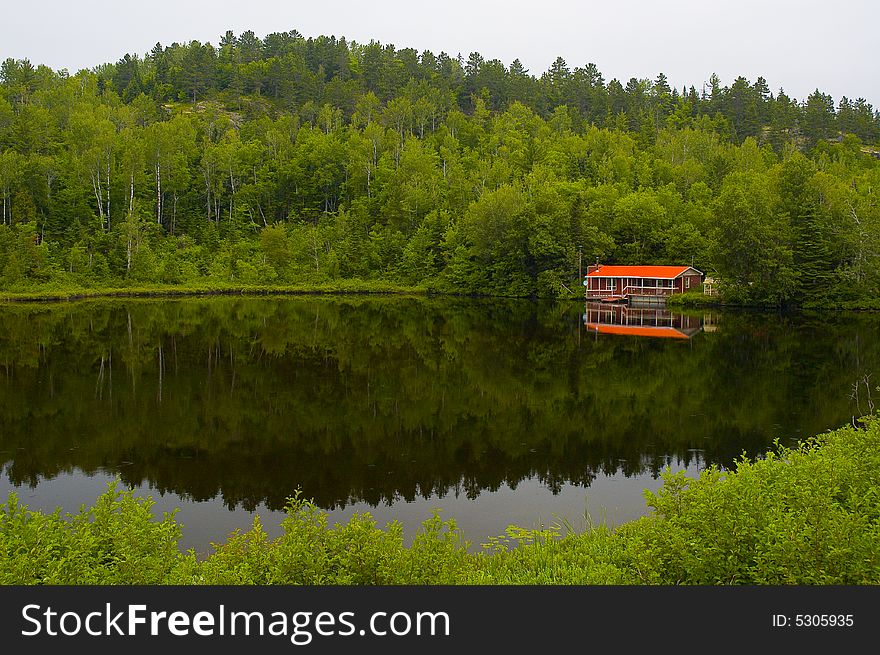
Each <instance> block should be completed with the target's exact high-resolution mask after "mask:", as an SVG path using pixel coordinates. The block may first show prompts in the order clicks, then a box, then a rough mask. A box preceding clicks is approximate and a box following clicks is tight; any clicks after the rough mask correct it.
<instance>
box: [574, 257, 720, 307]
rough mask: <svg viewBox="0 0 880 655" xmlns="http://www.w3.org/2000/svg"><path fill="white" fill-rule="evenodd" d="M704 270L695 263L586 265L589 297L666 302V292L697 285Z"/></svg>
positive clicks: (691, 287)
mask: <svg viewBox="0 0 880 655" xmlns="http://www.w3.org/2000/svg"><path fill="white" fill-rule="evenodd" d="M702 281H703V274H702V273H701V272H700V271H698V270H697V269H695V268H693V267H692V266H603V265H601V264H597V265H595V266H590V267H589V268H588V269H587V276H586V278H585V279H584V286H585V287H586V295H587V299H588V300H589V299H591V298H592V299H596V300H602V301H606V302H607V301H618V300H620V301H629V300H632V301H641V302H650V303H663V302H665V298H666V296H671V295H672V294H674V293H684V292H685V291H690V290H692V289H696V288H697V287H699V286H700V283H701V282H702Z"/></svg>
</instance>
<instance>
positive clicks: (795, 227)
mask: <svg viewBox="0 0 880 655" xmlns="http://www.w3.org/2000/svg"><path fill="white" fill-rule="evenodd" d="M0 196H2V198H0V200H2V202H0V205H2V221H0V289H4V290H11V291H28V290H33V289H52V288H70V287H78V288H81V287H98V288H100V287H111V286H116V287H119V286H123V287H124V286H149V285H155V284H171V285H181V286H183V287H186V286H189V285H194V284H211V285H216V286H239V285H240V286H247V285H287V284H306V285H309V284H315V285H317V284H320V283H324V282H328V281H333V280H339V279H359V280H365V281H371V280H381V281H384V282H388V283H392V284H397V285H401V286H419V287H424V288H426V289H432V290H437V291H441V292H447V293H466V294H492V295H506V296H511V295H513V296H533V295H537V296H566V295H570V294H577V293H578V288H579V287H575V286H573V285H577V283H578V280H577V276H578V270H579V264H581V263H582V264H583V266H584V267H585V266H586V264H587V263H590V262H593V261H595V260H597V259H599V260H601V261H602V262H604V263H621V264H633V263H645V264H650V263H657V264H663V263H665V264H673V263H685V264H693V265H694V266H696V267H697V268H699V269H700V270H703V271H705V272H707V273H709V274H711V275H713V276H715V277H716V278H720V280H721V281H722V285H723V287H722V288H723V289H724V292H725V295H726V298H727V299H728V300H731V301H734V302H748V303H760V304H772V305H784V304H800V303H804V302H821V301H829V300H830V301H835V302H853V303H859V302H867V301H868V300H869V299H871V298H874V297H876V296H877V294H878V292H880V266H878V256H880V202H878V201H880V112H878V111H877V110H875V109H874V108H873V107H872V106H871V104H869V103H868V102H867V101H866V100H865V99H862V98H859V99H856V100H851V99H849V98H846V97H843V98H840V99H839V101H837V102H836V103H835V100H834V99H833V98H831V97H830V96H828V95H826V94H824V93H822V92H821V91H820V90H818V89H817V90H816V91H815V92H814V93H812V94H810V95H809V96H808V97H807V98H806V99H803V100H797V99H795V98H791V97H789V96H788V95H787V94H786V93H784V91H783V90H781V89H780V90H778V91H776V92H775V93H774V92H772V91H771V89H770V88H768V85H767V83H766V81H765V80H764V79H763V78H760V77H759V78H758V79H757V80H756V81H754V82H752V81H750V80H747V79H745V78H743V77H738V78H737V79H735V80H733V81H732V82H731V83H730V84H729V85H723V83H722V81H721V80H719V79H718V78H717V77H716V76H714V75H712V76H711V77H710V79H709V81H708V82H707V83H706V84H703V83H701V84H700V86H699V87H695V86H690V87H688V88H683V89H674V88H670V85H669V84H668V82H667V78H666V76H665V75H663V74H662V73H660V74H658V75H657V77H656V79H654V80H648V79H635V78H633V79H630V80H629V81H628V82H626V84H623V83H622V82H621V81H619V80H616V79H612V80H605V79H604V77H603V75H602V74H601V72H600V71H599V70H598V69H597V68H596V66H594V65H592V64H588V65H586V66H584V67H575V68H571V67H570V66H569V65H568V64H567V63H566V62H565V61H563V60H562V59H561V58H560V59H557V60H556V61H555V62H554V63H553V65H552V66H551V67H550V69H549V70H548V71H546V72H545V73H542V74H540V75H534V74H531V73H530V72H529V71H527V70H525V69H524V68H523V66H522V65H521V63H520V62H519V61H518V60H516V61H514V62H513V63H511V64H510V65H509V66H508V65H505V64H503V63H502V62H501V61H499V60H497V59H491V60H487V59H484V58H483V57H482V56H481V55H480V54H478V53H472V54H471V55H470V56H469V57H468V58H467V59H464V58H462V57H451V56H449V55H447V54H445V53H440V54H434V53H432V52H429V51H425V52H422V53H419V52H417V51H416V50H412V49H396V48H395V47H394V46H392V45H383V44H380V43H376V42H371V43H369V44H360V43H354V42H347V41H346V40H345V39H337V38H334V37H323V36H322V37H318V38H306V37H304V36H302V35H300V34H299V33H297V32H295V31H293V32H285V33H276V34H270V35H268V36H266V37H265V38H263V39H260V38H258V37H257V36H255V35H254V34H253V33H252V32H245V33H244V34H242V35H240V36H236V35H234V34H233V33H231V32H227V33H226V34H225V35H224V36H223V37H222V38H221V39H220V40H219V43H218V45H217V46H214V45H211V44H210V43H200V42H197V41H193V42H191V43H188V44H176V43H175V44H172V45H171V46H162V45H160V44H157V45H156V47H155V48H153V50H152V51H151V52H150V53H149V54H148V55H147V56H145V57H143V58H141V57H138V56H134V55H126V56H124V57H123V58H122V59H120V60H119V61H118V62H117V63H115V64H106V65H102V66H99V67H97V68H95V69H93V70H89V71H80V72H78V73H76V74H75V75H73V74H69V73H68V72H67V71H64V70H61V71H53V70H51V69H49V68H47V67H45V66H34V65H33V64H31V63H30V62H29V61H27V60H12V59H7V60H6V61H5V62H3V64H2V67H0Z"/></svg>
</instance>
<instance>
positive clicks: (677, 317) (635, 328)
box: [584, 302, 702, 339]
mask: <svg viewBox="0 0 880 655" xmlns="http://www.w3.org/2000/svg"><path fill="white" fill-rule="evenodd" d="M584 324H585V325H586V326H587V330H589V331H591V332H596V333H597V334H623V335H628V336H632V337H665V338H668V339H690V338H691V337H692V336H694V335H695V334H696V333H697V332H699V331H700V330H701V329H702V328H701V322H700V317H699V316H687V315H684V314H674V313H672V312H670V311H668V310H666V309H665V308H663V307H631V306H629V305H609V304H605V303H595V302H588V303H587V307H586V311H585V313H584Z"/></svg>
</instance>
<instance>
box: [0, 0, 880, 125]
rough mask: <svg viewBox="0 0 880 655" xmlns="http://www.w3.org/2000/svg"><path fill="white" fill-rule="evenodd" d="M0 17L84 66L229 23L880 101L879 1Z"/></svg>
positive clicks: (53, 60)
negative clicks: (740, 79) (762, 82)
mask: <svg viewBox="0 0 880 655" xmlns="http://www.w3.org/2000/svg"><path fill="white" fill-rule="evenodd" d="M4 4H5V5H6V6H5V7H4V8H3V10H2V12H0V59H5V58H7V57H13V58H16V59H23V58H28V59H30V60H31V62H33V63H34V64H39V63H42V64H46V65H47V66H50V67H52V68H54V69H60V68H67V69H68V70H70V71H71V72H76V71H77V70H79V69H81V68H91V67H93V66H96V65H98V64H101V63H106V62H115V61H117V60H118V59H120V57H121V56H122V55H123V54H125V53H126V52H133V53H138V54H140V55H143V54H144V53H146V52H148V51H149V50H150V48H152V46H153V45H155V44H156V43H157V42H161V43H162V44H163V45H168V44H170V43H172V42H174V41H178V42H186V41H190V40H192V39H198V40H200V41H210V42H211V43H213V44H214V45H216V44H217V42H218V41H219V38H220V35H221V34H223V33H224V32H225V31H226V30H227V29H231V30H233V31H234V32H235V33H236V34H240V33H241V32H243V31H245V30H248V29H250V30H252V31H253V32H254V33H256V35H257V36H259V37H263V36H265V35H266V34H268V33H271V32H283V31H288V30H292V29H296V30H298V31H299V32H300V33H302V34H303V35H304V36H307V37H308V36H318V35H321V34H326V35H331V34H332V35H335V36H337V37H341V36H344V37H346V38H347V39H349V40H355V41H359V42H369V41H370V40H371V39H375V40H378V41H381V42H382V43H393V44H394V45H395V46H397V47H398V48H402V47H412V48H415V49H417V50H419V51H420V52H421V51H422V50H425V49H428V50H432V51H433V52H435V53H439V52H440V51H445V52H447V53H448V54H450V55H452V56H455V55H457V54H459V53H461V54H462V55H463V56H464V57H465V58H466V57H467V55H468V54H469V53H470V52H473V51H478V52H480V54H482V55H483V56H484V57H485V58H486V59H500V60H501V61H503V62H504V63H505V64H507V65H509V64H510V62H511V61H513V60H514V59H516V58H519V59H520V60H521V61H522V62H523V64H524V65H525V66H526V68H528V69H529V70H530V72H531V73H532V74H536V75H540V73H543V72H544V71H546V70H547V68H548V67H549V66H550V64H551V63H552V61H553V60H554V59H555V58H556V57H557V56H561V57H563V58H564V59H565V60H566V62H567V63H568V64H569V66H570V67H571V68H574V67H576V66H583V65H584V64H586V63H588V62H593V63H595V64H596V65H597V66H598V67H599V70H600V71H602V73H603V74H604V75H605V78H606V80H610V79H611V78H614V77H616V78H618V79H620V80H622V82H623V83H624V84H625V83H626V80H628V79H629V78H630V77H640V78H641V77H649V78H651V79H654V78H655V77H656V76H657V73H659V72H661V71H662V72H664V73H666V75H667V77H668V78H669V81H670V83H671V84H673V85H675V86H677V87H679V88H680V87H681V86H683V85H688V86H690V85H691V84H693V85H694V86H696V87H697V88H698V89H699V88H700V87H701V86H702V84H703V82H705V81H706V80H708V78H709V75H710V74H711V73H713V72H715V73H717V74H718V75H719V77H720V78H721V80H722V84H723V85H729V84H730V83H731V82H732V81H733V80H734V78H735V77H736V76H737V75H744V76H745V77H747V78H748V79H749V80H750V81H752V82H754V81H755V79H756V78H757V77H758V76H759V75H762V76H763V77H764V78H765V79H766V80H767V83H768V84H769V85H770V88H771V90H772V91H773V92H774V94H775V93H776V91H777V90H778V89H779V88H780V87H782V88H784V89H785V91H786V93H788V94H789V95H792V96H794V97H796V98H798V99H799V100H802V99H804V98H805V97H806V96H807V95H808V94H809V93H810V92H812V91H813V90H814V89H815V88H817V87H818V88H819V89H821V90H822V91H824V92H825V93H829V94H831V95H832V96H833V97H834V100H835V103H836V102H837V101H839V100H840V97H841V96H843V95H846V96H847V97H849V98H851V99H855V98H858V97H864V98H866V99H867V100H868V101H869V102H871V104H873V105H874V106H875V108H876V107H878V106H880V74H878V73H880V64H878V62H880V47H878V34H880V2H878V1H877V0H835V1H833V2H832V1H828V0H823V1H818V0H667V1H662V0H660V1H656V2H651V1H646V0H642V1H637V0H602V1H600V2H595V1H592V0H587V1H584V2H576V1H573V0H540V1H530V2H526V1H523V0H438V1H436V2H430V3H422V2H418V1H417V0H408V1H407V0H358V1H352V0H318V1H315V0H308V1H307V2H298V1H290V0H289V1H283V0H274V1H273V0H146V1H145V0H138V1H137V2H129V1H128V0H31V1H30V2H8V1H7V0H4Z"/></svg>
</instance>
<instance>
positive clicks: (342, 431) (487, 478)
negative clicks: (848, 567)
mask: <svg viewBox="0 0 880 655" xmlns="http://www.w3.org/2000/svg"><path fill="white" fill-rule="evenodd" d="M580 310H581V308H579V307H577V306H576V305H571V306H566V305H550V304H546V305H545V304H535V303H528V302H523V301H510V302H504V301H464V300H462V301H456V300H433V299H406V298H389V299H382V298H369V299H361V298H309V299H292V298H284V299H242V298H218V299H207V300H182V301H162V302H149V301H147V302H144V301H126V302H93V303H82V304H74V305H69V306H68V305H65V306H41V307H36V308H30V307H12V308H7V309H4V310H3V313H4V321H3V324H4V332H3V334H2V335H0V365H2V366H3V371H4V373H5V374H3V375H0V430H2V434H0V451H2V452H0V461H3V462H9V467H8V475H9V476H10V478H11V479H12V480H13V481H14V482H16V483H29V484H36V483H37V482H38V480H39V479H40V478H41V477H45V476H53V475H56V474H57V473H59V472H61V471H64V470H70V469H73V468H79V469H82V470H84V471H87V472H93V471H96V470H99V469H109V470H118V471H119V472H120V474H121V475H122V476H123V479H124V481H125V482H126V483H129V484H133V485H134V484H141V483H143V482H144V481H148V482H149V483H150V484H151V485H153V486H155V487H156V488H157V489H159V490H160V491H162V492H166V491H168V492H174V493H177V494H180V495H182V496H184V497H190V498H193V499H196V500H205V499H210V498H215V497H218V496H219V497H222V498H223V500H224V502H225V503H226V504H227V505H229V506H243V507H245V508H248V509H251V508H253V507H255V506H256V505H257V504H259V503H260V502H265V503H266V504H267V505H268V506H269V507H270V508H280V507H281V506H283V504H284V502H285V499H286V497H287V496H288V495H290V494H291V493H292V492H293V491H294V489H296V488H297V487H299V488H302V490H303V491H304V493H305V494H306V495H307V496H310V497H314V498H315V499H316V500H317V502H318V503H319V504H320V505H321V506H323V507H327V508H333V507H343V506H345V505H348V504H350V503H353V502H360V501H365V502H368V503H370V504H383V503H388V502H391V501H393V500H395V499H406V500H412V499H415V498H417V497H419V496H429V495H431V494H438V495H446V494H452V493H457V494H463V495H466V496H468V497H475V496H476V495H479V493H481V492H482V491H484V490H495V489H498V488H500V487H501V486H502V485H508V486H511V487H515V486H516V485H517V484H518V483H519V482H521V481H522V480H524V479H526V478H537V479H539V480H540V481H541V482H542V483H543V484H545V485H546V486H547V487H548V488H549V489H551V490H554V491H558V490H559V489H560V488H561V487H562V485H564V484H568V483H573V484H578V485H583V486H588V485H589V484H590V483H591V482H592V480H593V479H594V478H595V477H596V476H598V475H605V474H618V473H622V474H624V475H627V476H629V475H637V474H644V473H651V474H653V475H657V474H658V473H659V471H660V470H662V468H663V466H664V465H665V464H666V463H667V462H668V461H669V458H670V457H674V458H676V459H678V460H680V461H681V462H682V463H684V464H686V465H687V464H690V463H692V462H695V461H696V462H698V463H702V462H706V463H718V464H721V465H727V464H729V463H731V462H732V461H733V460H734V459H735V458H736V457H738V456H739V455H741V454H742V453H743V452H746V453H748V454H756V453H759V452H761V451H763V450H765V449H766V448H767V447H768V446H769V445H770V444H771V443H772V440H773V438H774V437H782V438H786V437H790V436H805V435H807V434H811V433H814V432H818V431H822V430H824V429H827V428H830V427H833V426H835V425H837V424H839V423H841V422H844V421H846V420H848V418H849V416H850V414H851V413H852V412H853V411H854V410H853V409H852V408H851V407H850V405H851V404H852V401H851V399H850V395H851V388H852V381H853V380H854V379H858V377H859V376H860V375H863V371H865V370H867V371H870V370H874V368H876V363H877V360H878V355H880V353H878V351H877V346H876V344H875V343H874V341H873V340H872V339H871V338H867V337H870V335H871V334H872V333H873V332H874V331H875V330H876V320H875V319H873V318H871V317H866V316H860V317H857V318H850V319H847V318H844V317H842V316H840V315H836V316H835V317H834V318H832V319H827V318H826V319H824V320H820V319H818V318H797V319H794V318H790V317H789V318H787V317H779V316H767V315H747V314H742V315H735V314H725V315H724V316H722V317H721V321H720V323H719V325H720V327H719V329H718V330H717V331H716V332H713V333H711V334H700V335H697V336H696V337H694V338H693V339H691V340H690V341H689V342H687V343H667V342H665V340H663V341H662V342H660V341H659V340H640V339H635V338H627V337H604V336H600V337H598V338H597V337H595V336H590V337H585V335H584V334H583V333H581V330H582V324H581V323H580V321H581V311H580ZM835 390H836V391H835ZM695 458H699V459H695Z"/></svg>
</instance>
